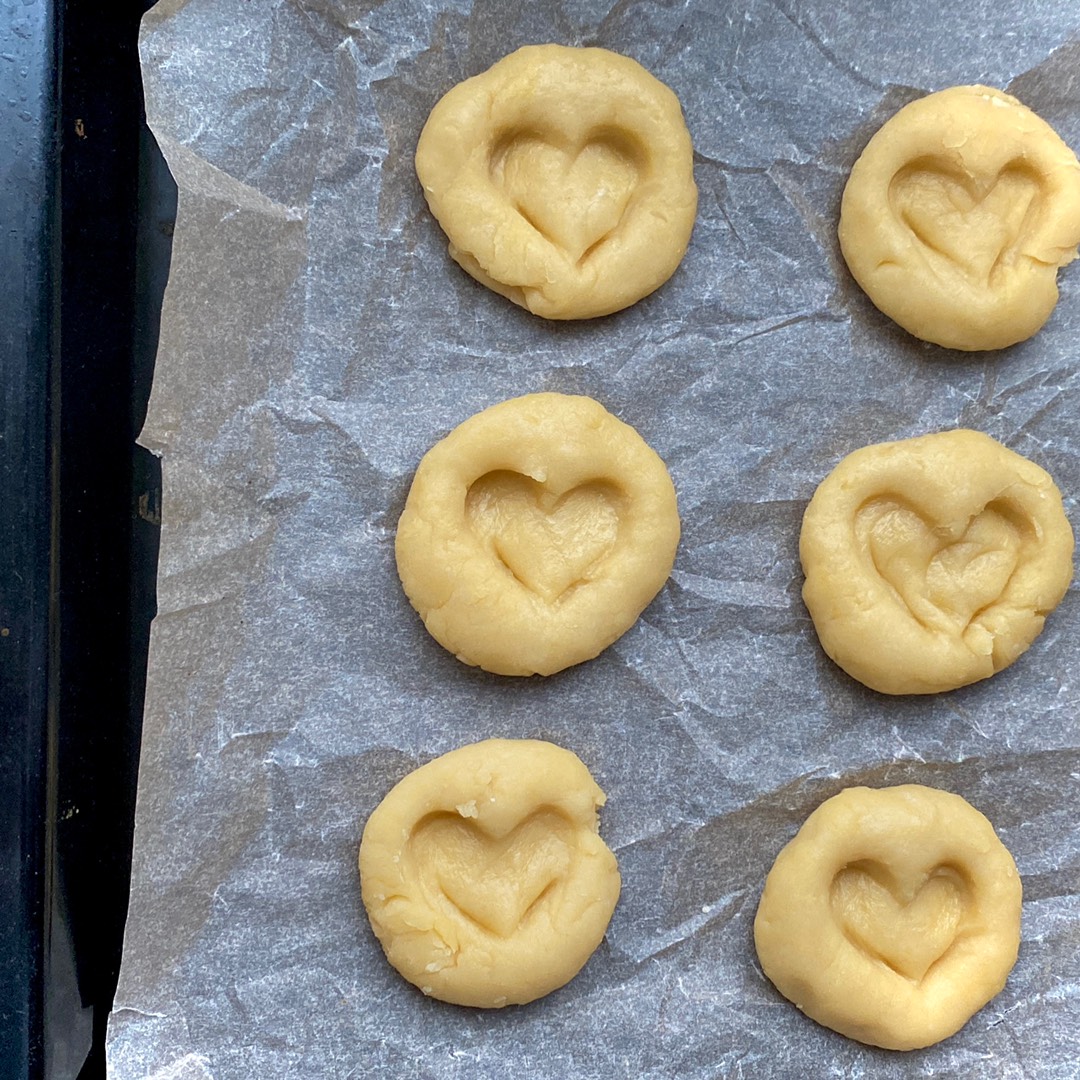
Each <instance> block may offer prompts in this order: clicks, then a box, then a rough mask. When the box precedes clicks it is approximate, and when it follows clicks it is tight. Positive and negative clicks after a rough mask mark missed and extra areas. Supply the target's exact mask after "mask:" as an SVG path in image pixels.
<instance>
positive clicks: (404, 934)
mask: <svg viewBox="0 0 1080 1080" xmlns="http://www.w3.org/2000/svg"><path fill="white" fill-rule="evenodd" d="M603 805H604V793H603V792H602V791H601V790H600V788H599V787H598V786H597V784H596V782H595V781H594V780H593V778H592V776H590V774H589V771H588V769H587V768H586V767H585V766H584V764H582V762H581V761H580V760H579V759H578V758H577V756H576V755H574V754H572V753H571V752H570V751H569V750H564V749H562V748H561V747H558V746H555V745H553V744H552V743H548V742H539V741H536V740H533V739H489V740H487V741H485V742H480V743H473V744H471V745H469V746H463V747H461V748H459V749H457V750H452V751H451V752H450V753H448V754H444V755H443V756H442V757H440V758H436V759H435V760H434V761H430V762H428V764H426V765H423V766H421V767H420V768H419V769H417V770H416V771H415V772H412V773H410V774H409V775H408V776H406V777H405V778H404V779H403V780H402V781H401V782H400V783H399V784H398V785H397V786H396V787H394V788H393V789H392V790H391V791H390V793H389V794H388V795H387V796H386V798H385V799H383V801H382V802H381V803H380V804H379V805H378V806H377V807H376V809H375V810H374V811H373V812H372V814H371V817H370V818H369V819H368V822H367V825H366V826H365V827H364V835H363V839H362V841H361V844H360V881H361V892H362V895H363V901H364V907H365V908H366V909H367V913H368V918H369V919H370V920H371V927H372V929H373V930H374V931H375V935H376V937H378V939H379V941H380V942H381V943H382V947H383V950H384V951H385V953H386V957H387V959H388V960H389V961H390V963H391V964H392V965H393V966H394V967H395V968H396V969H397V970H398V971H399V972H400V973H401V974H402V975H403V976H404V977H405V978H406V979H408V980H409V982H411V983H413V984H414V985H416V986H418V987H419V988H420V989H421V990H422V991H423V992H424V993H425V994H427V995H429V996H430V997H435V998H438V999H439V1000H441V1001H448V1002H451V1003H453V1004H455V1005H471V1006H475V1007H477V1008H500V1007H502V1006H504V1005H523V1004H525V1003H526V1002H529V1001H533V1000H535V999H536V998H539V997H543V996H544V995H545V994H549V993H551V991H553V990H556V989H558V988H559V987H560V986H563V985H564V984H566V983H568V982H569V981H570V980H571V979H572V978H573V977H574V976H575V975H576V974H577V973H578V972H579V971H580V970H581V968H582V967H584V965H585V963H586V961H587V960H588V959H589V957H590V956H591V955H592V954H593V952H594V951H595V949H596V947H597V945H599V944H600V942H601V940H602V939H603V937H604V933H605V931H606V930H607V926H608V923H609V922H610V920H611V915H612V912H613V911H614V910H615V903H616V901H617V900H618V898H619V886H620V880H619V869H618V864H617V863H616V860H615V856H614V855H613V854H612V853H611V851H610V850H609V849H608V847H607V845H606V844H605V843H604V842H603V840H601V839H600V836H599V834H598V820H597V809H598V808H599V807H601V806H603Z"/></svg>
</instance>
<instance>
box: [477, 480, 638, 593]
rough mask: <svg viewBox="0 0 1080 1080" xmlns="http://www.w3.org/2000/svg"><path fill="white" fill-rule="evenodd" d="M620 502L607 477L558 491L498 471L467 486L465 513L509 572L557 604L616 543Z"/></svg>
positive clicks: (527, 586)
mask: <svg viewBox="0 0 1080 1080" xmlns="http://www.w3.org/2000/svg"><path fill="white" fill-rule="evenodd" d="M621 502H622V497H621V496H620V494H619V492H618V490H617V489H616V487H615V486H614V485H613V484H609V483H605V482H603V481H593V482H591V483H588V484H582V485H581V486H580V487H576V488H574V489H573V490H571V491H568V492H565V493H564V494H561V495H555V494H553V493H552V492H551V491H549V490H548V489H547V488H546V487H545V486H544V485H543V484H539V483H537V482H536V481H535V480H532V479H530V478H529V477H527V476H522V475H521V474H520V473H513V472H494V473H488V474H487V475H486V476H482V477H481V478H480V479H479V480H477V481H476V482H475V483H474V484H473V485H472V487H470V488H469V494H468V497H467V499H466V512H467V514H468V516H469V520H470V522H471V524H472V527H473V529H474V530H475V531H476V532H477V534H478V535H480V536H481V537H483V538H484V539H486V540H487V541H489V542H490V543H491V545H492V550H493V553H494V555H495V557H496V558H498V559H499V560H500V561H501V562H502V563H503V565H504V566H505V567H506V568H507V569H508V570H509V571H510V573H512V574H513V575H514V577H515V578H517V580H518V581H520V582H521V584H522V585H524V586H525V587H526V588H527V589H530V590H531V591H533V592H535V593H536V594H537V595H538V596H540V597H542V598H543V599H544V600H546V601H547V602H548V603H554V602H555V601H556V600H558V599H559V597H560V596H562V595H563V594H564V593H565V592H566V591H567V590H568V589H570V588H572V587H573V586H574V585H577V584H580V583H581V582H582V581H585V580H587V579H588V575H589V574H590V572H591V571H593V570H594V569H595V568H596V567H597V566H598V565H599V564H600V563H602V562H603V560H604V558H605V557H606V556H607V555H608V554H609V553H610V552H611V550H612V548H613V547H614V546H615V543H616V540H617V538H618V532H619V516H620V510H621Z"/></svg>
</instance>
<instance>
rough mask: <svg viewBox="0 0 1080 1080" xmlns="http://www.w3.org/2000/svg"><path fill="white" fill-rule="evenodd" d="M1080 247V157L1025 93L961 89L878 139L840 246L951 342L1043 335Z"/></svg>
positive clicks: (907, 322)
mask: <svg viewBox="0 0 1080 1080" xmlns="http://www.w3.org/2000/svg"><path fill="white" fill-rule="evenodd" d="M1078 242H1080V164H1078V163H1077V160H1076V155H1075V154H1074V153H1073V152H1072V150H1070V149H1069V147H1068V146H1066V145H1065V143H1063V142H1062V141H1061V139H1060V138H1059V137H1058V135H1057V134H1056V133H1055V132H1054V130H1053V129H1052V128H1051V127H1050V126H1049V125H1048V124H1047V123H1046V122H1045V121H1043V120H1042V119H1040V118H1039V117H1038V116H1036V115H1035V114H1034V113H1033V112H1032V111H1031V110H1030V109H1028V108H1027V107H1026V106H1024V105H1021V104H1020V102H1019V101H1017V100H1016V98H1014V97H1010V96H1009V95H1008V94H1005V93H1002V92H1001V91H1000V90H994V89H991V88H990V87H987V86H955V87H952V88H951V89H949V90H942V91H940V92H939V93H936V94H930V95H929V96H927V97H924V98H920V99H919V100H918V101H913V102H912V103H911V104H910V105H907V106H905V107H904V108H903V109H901V110H900V111H899V112H898V113H897V114H896V115H895V116H894V117H892V119H890V120H889V121H887V122H886V123H885V125H884V126H883V127H882V128H881V130H880V131H878V132H877V134H876V135H874V137H873V138H872V139H871V140H870V142H869V143H868V145H867V147H866V149H865V150H864V151H863V154H862V157H860V158H859V160H858V161H857V162H856V163H855V167H854V168H853V169H852V170H851V177H850V179H849V180H848V183H847V187H846V188H845V190H844V197H843V202H842V204H841V209H840V247H841V249H842V250H843V253H844V258H845V259H846V260H847V264H848V266H849V267H850V269H851V273H852V275H853V276H854V278H855V280H856V281H857V282H858V283H859V284H860V285H861V286H862V288H863V289H864V290H865V291H866V293H867V295H868V296H869V297H870V299H871V300H872V301H873V302H874V303H875V304H876V305H877V307H878V308H880V309H881V311H883V312H884V313H885V314H886V315H888V316H889V318H891V319H893V320H895V321H896V322H898V323H899V324H900V325H901V326H902V327H903V328H904V329H905V330H907V331H908V332H910V333H912V334H914V335H915V336H916V337H919V338H923V339H924V340H926V341H932V342H935V343H936V344H938V345H944V346H946V347H948V348H950V349H966V350H977V349H1003V348H1005V347H1006V346H1008V345H1013V344H1015V343H1016V342H1018V341H1023V340H1024V339H1025V338H1029V337H1031V335H1032V334H1034V333H1035V332H1036V331H1037V330H1038V329H1039V328H1040V327H1041V326H1042V325H1043V323H1045V322H1046V320H1047V319H1048V318H1049V317H1050V313H1051V311H1053V309H1054V305H1055V304H1056V303H1057V299H1058V290H1057V271H1058V268H1059V267H1061V266H1064V265H1065V264H1066V263H1068V262H1071V261H1072V260H1073V259H1075V258H1076V249H1077V243H1078Z"/></svg>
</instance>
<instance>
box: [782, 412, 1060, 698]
mask: <svg viewBox="0 0 1080 1080" xmlns="http://www.w3.org/2000/svg"><path fill="white" fill-rule="evenodd" d="M799 554H800V557H801V559H802V565H803V570H804V571H805V573H806V583H805V584H804V586H803V599H804V600H805V602H806V607H807V609H808V610H809V612H810V617H811V618H812V619H813V622H814V629H815V630H816V631H817V635H818V639H819V640H820V642H821V646H822V648H823V649H824V650H825V652H826V653H828V655H829V656H830V657H831V658H832V659H833V660H834V661H835V662H836V663H837V664H839V665H840V667H841V668H843V669H844V671H846V672H847V673H848V674H849V675H850V676H852V678H855V679H858V680H859V682H861V683H863V684H865V685H866V686H869V687H870V688H871V689H873V690H878V691H880V692H881V693H883V694H934V693H938V692H939V691H943V690H954V689H956V688H957V687H960V686H966V685H967V684H968V683H973V682H977V681H978V680H979V679H987V678H989V677H990V676H991V675H993V674H994V673H995V672H998V671H1000V670H1001V669H1002V668H1005V667H1008V665H1009V664H1011V663H1012V662H1013V661H1014V660H1015V659H1016V658H1017V657H1018V656H1020V654H1021V653H1023V652H1024V651H1025V650H1026V649H1027V648H1028V647H1029V646H1030V645H1031V643H1032V642H1033V641H1034V640H1035V638H1036V637H1037V636H1038V635H1039V633H1040V631H1041V630H1042V628H1043V623H1044V622H1045V620H1046V617H1047V615H1048V614H1049V613H1050V612H1051V611H1053V609H1054V608H1055V607H1056V606H1057V605H1058V603H1059V602H1060V601H1061V598H1062V597H1063V596H1064V595H1065V591H1066V589H1068V587H1069V582H1070V581H1071V580H1072V573H1073V565H1072V555H1073V533H1072V528H1071V527H1070V525H1069V521H1068V519H1067V518H1066V516H1065V511H1064V509H1063V508H1062V504H1061V493H1060V492H1059V491H1058V489H1057V487H1056V486H1055V485H1054V481H1053V480H1052V479H1051V478H1050V476H1049V475H1048V474H1047V473H1046V472H1045V471H1044V470H1043V469H1041V468H1040V467H1039V466H1038V465H1036V464H1035V463H1034V462H1033V461H1029V460H1028V459H1027V458H1024V457H1021V456H1020V455H1019V454H1017V453H1014V452H1013V451H1012V450H1009V449H1008V448H1007V447H1004V446H1002V445H1001V443H999V442H996V441H995V440H994V439H991V438H990V437H989V436H988V435H984V434H982V433H981V432H978V431H967V430H964V429H960V430H956V431H943V432H939V433H937V434H933V435H923V436H920V437H918V438H914V439H904V440H901V441H899V442H890V443H879V444H877V445H875V446H867V447H863V448H862V449H861V450H856V451H855V452H854V453H852V454H849V455H848V456H847V457H846V458H844V459H843V461H841V462H840V464H839V465H837V466H836V468H835V469H834V470H833V471H832V472H831V473H830V474H829V475H828V476H827V477H826V478H825V479H824V480H823V481H822V482H821V484H820V486H819V487H818V489H817V491H816V492H815V493H814V497H813V498H812V499H811V500H810V504H809V506H807V508H806V513H805V515H804V516H803V524H802V534H801V536H800V539H799Z"/></svg>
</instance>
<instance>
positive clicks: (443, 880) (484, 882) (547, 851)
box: [410, 809, 572, 938]
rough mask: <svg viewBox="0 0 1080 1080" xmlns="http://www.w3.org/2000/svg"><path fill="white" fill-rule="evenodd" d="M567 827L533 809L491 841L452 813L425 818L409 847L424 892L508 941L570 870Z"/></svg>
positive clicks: (559, 818) (554, 815)
mask: <svg viewBox="0 0 1080 1080" xmlns="http://www.w3.org/2000/svg"><path fill="white" fill-rule="evenodd" d="M571 833H572V826H571V825H570V823H569V822H568V821H567V820H566V818H564V817H563V816H562V815H561V814H558V813H557V812H555V811H554V810H545V809H541V810H537V811H535V812H534V813H532V814H530V815H529V816H528V817H527V818H525V820H524V821H522V822H521V824H520V825H518V826H517V827H516V828H515V829H513V830H512V831H511V832H509V833H508V834H507V835H506V836H503V837H499V838H497V839H496V838H494V837H492V836H489V835H488V834H487V833H485V832H483V831H482V830H480V829H479V828H478V827H477V826H476V825H474V824H472V823H471V822H469V821H466V820H464V819H463V818H461V817H458V816H457V815H455V814H435V815H432V816H430V817H428V818H425V819H424V820H423V821H422V822H421V823H420V824H419V825H418V826H417V828H416V829H415V830H414V831H413V834H412V839H411V841H410V848H411V852H412V855H413V858H414V859H415V860H416V865H417V867H418V868H419V871H420V874H421V877H422V878H423V879H424V880H425V882H426V885H427V888H428V889H429V890H430V891H432V892H435V891H438V892H441V893H442V894H443V895H444V896H445V897H446V898H447V899H448V900H449V901H450V902H451V903H452V904H453V905H454V906H455V907H456V908H457V909H458V910H459V911H460V912H462V914H464V915H465V916H467V917H468V918H469V919H471V920H472V921H473V922H474V923H476V924H477V925H479V926H481V927H482V928H483V929H485V930H487V931H489V932H490V933H493V934H497V935H498V936H499V937H504V938H505V937H509V936H510V935H511V934H513V933H514V931H515V930H517V928H518V927H519V926H520V925H521V924H522V922H523V921H524V920H525V918H526V917H527V916H528V914H529V913H530V911H532V909H533V908H534V907H536V906H537V905H538V904H539V903H541V902H542V900H543V897H544V896H545V895H546V894H547V893H548V891H549V890H550V889H552V888H553V887H554V886H555V885H557V883H558V882H559V881H561V880H562V879H563V878H564V877H565V876H566V874H567V872H568V871H569V869H570V861H571V855H572V835H571Z"/></svg>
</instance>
